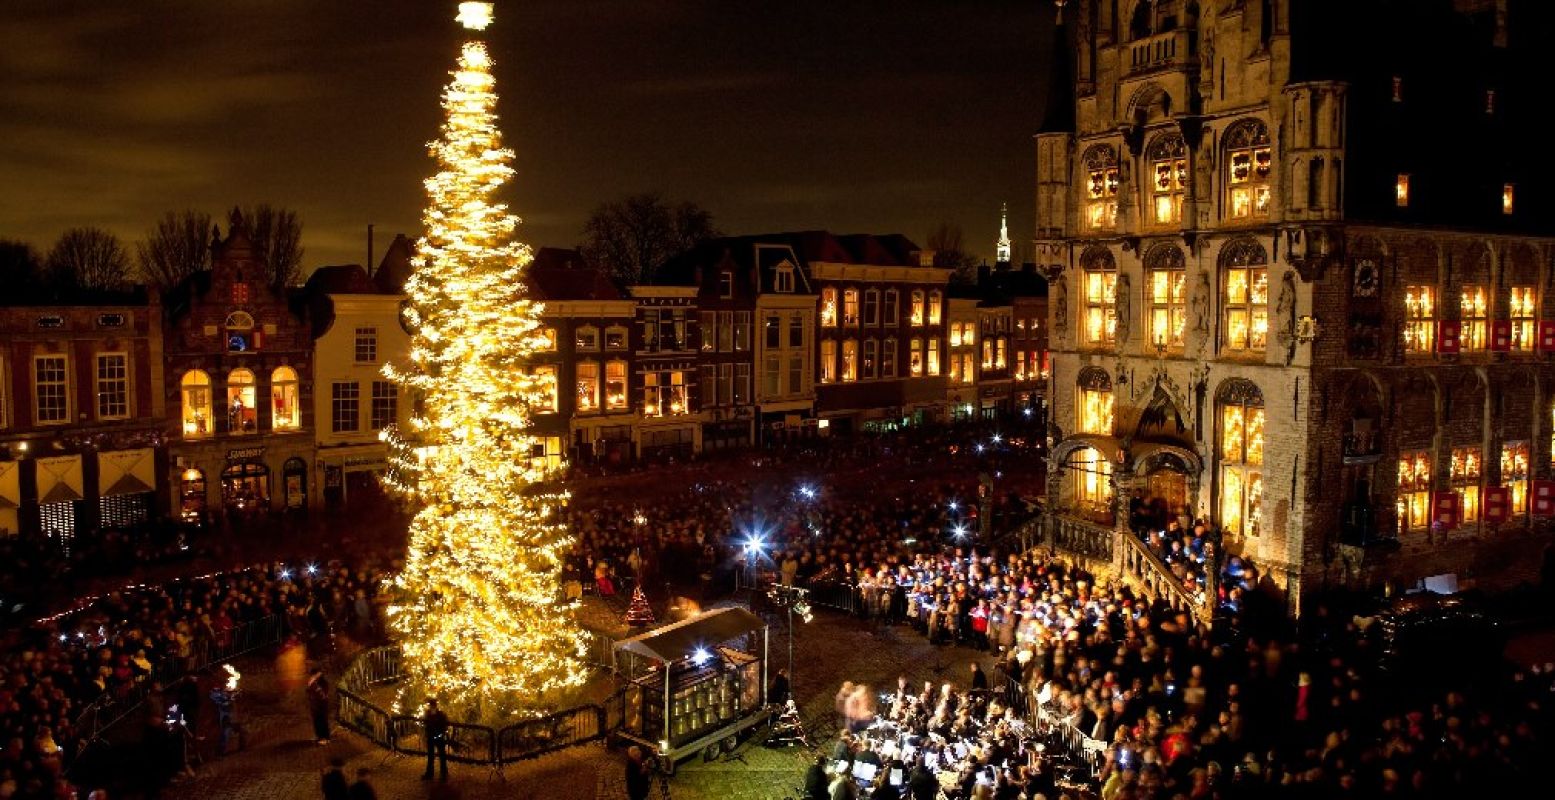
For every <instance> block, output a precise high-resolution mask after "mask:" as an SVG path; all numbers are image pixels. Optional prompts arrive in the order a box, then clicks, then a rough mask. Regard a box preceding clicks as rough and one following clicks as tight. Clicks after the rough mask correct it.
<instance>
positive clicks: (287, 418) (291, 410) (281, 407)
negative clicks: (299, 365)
mask: <svg viewBox="0 0 1555 800" xmlns="http://www.w3.org/2000/svg"><path fill="white" fill-rule="evenodd" d="M376 385H377V384H374V386H376ZM389 385H390V386H393V384H389ZM375 391H376V390H375ZM389 421H390V422H393V421H394V420H393V419H392V418H391V419H390V420H389ZM301 426H302V416H301V406H299V405H298V403H297V370H294V369H292V368H291V367H276V368H275V370H274V371H273V372H271V373H270V427H271V428H272V429H274V430H278V431H291V430H296V429H297V428H299V427H301ZM374 430H377V429H376V428H374Z"/></svg>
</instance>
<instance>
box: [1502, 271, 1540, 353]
mask: <svg viewBox="0 0 1555 800" xmlns="http://www.w3.org/2000/svg"><path fill="white" fill-rule="evenodd" d="M1508 311H1509V312H1510V316H1511V320H1512V350H1513V351H1515V352H1519V353H1528V352H1532V351H1533V341H1534V339H1533V337H1534V291H1533V287H1532V286H1513V287H1512V297H1511V302H1510V303H1508Z"/></svg>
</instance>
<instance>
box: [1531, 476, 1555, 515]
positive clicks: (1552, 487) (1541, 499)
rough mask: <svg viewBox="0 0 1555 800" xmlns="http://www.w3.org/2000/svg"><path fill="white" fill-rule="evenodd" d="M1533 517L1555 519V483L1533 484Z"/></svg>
mask: <svg viewBox="0 0 1555 800" xmlns="http://www.w3.org/2000/svg"><path fill="white" fill-rule="evenodd" d="M1533 515H1534V516H1536V517H1555V481H1534V482H1533Z"/></svg>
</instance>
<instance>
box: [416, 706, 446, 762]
mask: <svg viewBox="0 0 1555 800" xmlns="http://www.w3.org/2000/svg"><path fill="white" fill-rule="evenodd" d="M421 728H422V731H423V732H424V734H425V735H426V739H427V771H426V772H425V773H423V774H422V776H421V779H422V780H424V781H429V780H432V760H433V758H434V757H436V759H437V761H438V764H439V766H440V767H441V768H442V779H443V780H445V781H446V780H448V715H447V714H444V713H443V710H442V709H441V708H438V707H437V699H436V698H433V699H431V700H428V701H427V711H426V713H425V714H423V715H422V716H421Z"/></svg>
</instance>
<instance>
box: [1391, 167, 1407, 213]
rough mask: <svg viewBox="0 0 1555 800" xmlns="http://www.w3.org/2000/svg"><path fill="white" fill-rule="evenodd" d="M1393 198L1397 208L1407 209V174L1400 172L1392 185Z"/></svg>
mask: <svg viewBox="0 0 1555 800" xmlns="http://www.w3.org/2000/svg"><path fill="white" fill-rule="evenodd" d="M1393 198H1394V200H1395V202H1397V203H1398V207H1399V208H1408V207H1409V173H1407V172H1400V173H1399V174H1398V180H1397V181H1395V182H1394V184H1393Z"/></svg>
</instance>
